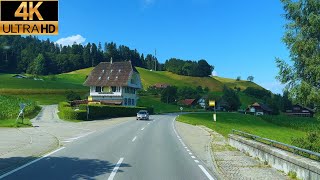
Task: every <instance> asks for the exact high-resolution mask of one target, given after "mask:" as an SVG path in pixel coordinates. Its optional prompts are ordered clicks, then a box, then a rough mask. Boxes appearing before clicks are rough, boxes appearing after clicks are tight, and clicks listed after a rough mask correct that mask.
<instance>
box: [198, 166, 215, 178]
mask: <svg viewBox="0 0 320 180" xmlns="http://www.w3.org/2000/svg"><path fill="white" fill-rule="evenodd" d="M198 166H199V168H200V169H201V170H202V172H203V173H204V174H205V175H206V176H207V177H208V179H209V180H214V178H213V177H212V176H211V175H210V174H209V173H208V171H207V170H206V169H205V168H204V167H203V166H202V165H198Z"/></svg>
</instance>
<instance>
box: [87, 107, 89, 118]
mask: <svg viewBox="0 0 320 180" xmlns="http://www.w3.org/2000/svg"><path fill="white" fill-rule="evenodd" d="M88 120H89V104H87V121H88Z"/></svg>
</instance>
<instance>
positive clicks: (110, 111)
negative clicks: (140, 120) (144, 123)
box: [79, 104, 153, 119]
mask: <svg viewBox="0 0 320 180" xmlns="http://www.w3.org/2000/svg"><path fill="white" fill-rule="evenodd" d="M79 109H80V110H81V111H85V110H86V109H87V105H85V104H82V105H80V107H79ZM140 110H147V111H148V112H149V114H153V108H146V107H125V106H106V105H89V118H90V119H101V118H108V117H128V116H135V115H136V114H137V113H138V111H140Z"/></svg>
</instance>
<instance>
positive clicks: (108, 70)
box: [84, 61, 142, 106]
mask: <svg viewBox="0 0 320 180" xmlns="http://www.w3.org/2000/svg"><path fill="white" fill-rule="evenodd" d="M84 85H85V86H89V87H90V96H89V98H88V101H89V102H90V101H100V102H101V103H103V104H110V105H122V106H136V104H137V100H138V96H137V90H139V89H141V88H142V84H141V79H140V75H139V72H138V71H137V70H136V68H135V67H133V66H132V64H131V61H125V62H112V61H111V62H110V63H109V62H101V63H100V64H98V65H97V66H96V67H95V68H94V69H93V70H92V71H91V73H90V75H89V76H88V78H87V80H86V81H85V82H84Z"/></svg>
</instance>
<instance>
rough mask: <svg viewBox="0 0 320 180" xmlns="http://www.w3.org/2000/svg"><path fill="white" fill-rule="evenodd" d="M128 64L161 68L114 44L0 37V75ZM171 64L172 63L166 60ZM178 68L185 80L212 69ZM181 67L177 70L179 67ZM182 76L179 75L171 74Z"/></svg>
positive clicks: (202, 65) (171, 66)
mask: <svg viewBox="0 0 320 180" xmlns="http://www.w3.org/2000/svg"><path fill="white" fill-rule="evenodd" d="M111 58H112V61H113V62H119V61H129V60H130V61H131V62H132V64H133V65H134V66H137V67H142V68H146V69H150V70H157V71H162V70H165V69H164V64H161V63H159V61H158V59H157V58H156V57H155V56H153V55H152V54H147V55H146V56H145V55H144V54H143V53H142V54H140V53H139V52H138V51H137V50H136V49H130V48H129V47H128V46H125V45H119V46H118V45H117V44H116V43H114V42H110V43H107V42H106V43H104V44H103V45H102V44H101V43H98V44H95V43H88V44H86V45H82V44H73V45H71V46H62V45H60V44H56V43H54V42H52V41H50V40H49V39H47V40H40V39H38V38H37V37H35V36H27V37H22V36H0V73H1V72H2V73H28V74H33V75H48V74H60V73H65V72H70V71H73V70H78V69H83V68H88V67H94V66H96V65H97V64H99V63H100V62H110V60H111ZM169 62H171V60H169ZM179 62H180V64H181V63H183V64H186V65H185V66H184V69H187V67H186V66H188V65H190V66H188V67H189V69H188V71H187V73H183V74H182V75H187V76H208V75H210V74H211V72H212V69H211V67H212V66H210V65H209V64H208V63H207V61H205V60H201V61H199V62H198V63H197V62H195V61H183V60H179ZM175 66H176V64H174V63H173V64H167V65H166V67H167V68H168V70H171V71H172V69H175ZM179 67H180V66H179ZM172 72H174V73H177V74H181V73H180V72H179V71H172Z"/></svg>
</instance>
